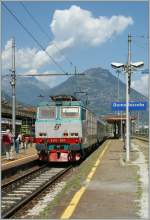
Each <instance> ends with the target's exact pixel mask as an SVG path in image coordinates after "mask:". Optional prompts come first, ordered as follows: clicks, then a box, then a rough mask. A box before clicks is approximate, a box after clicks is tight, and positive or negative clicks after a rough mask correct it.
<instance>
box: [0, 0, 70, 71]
mask: <svg viewBox="0 0 150 220" xmlns="http://www.w3.org/2000/svg"><path fill="white" fill-rule="evenodd" d="M2 5H3V6H4V7H5V8H6V10H7V11H8V12H9V13H10V14H11V15H12V16H13V17H14V18H15V20H16V21H17V22H18V24H20V26H21V27H22V28H23V29H24V31H25V32H26V33H28V35H29V36H30V37H31V38H32V39H33V40H34V41H35V42H36V44H37V45H38V46H39V47H40V48H41V49H42V50H43V51H44V52H45V53H46V54H47V56H48V57H49V58H50V59H51V60H52V61H53V63H54V64H55V65H56V66H57V67H58V68H59V69H60V70H61V71H62V72H63V73H64V74H66V75H67V74H68V73H67V72H66V71H65V70H64V69H63V68H62V66H61V65H60V64H59V63H57V61H56V60H55V59H54V58H53V57H52V56H51V55H50V54H49V53H48V52H47V51H46V49H45V48H44V47H43V46H42V45H41V43H40V42H39V41H38V40H37V39H36V38H35V37H34V36H33V34H32V33H31V32H30V31H29V30H28V29H27V28H26V27H25V25H24V24H22V22H21V21H20V20H19V19H18V18H17V16H16V15H15V14H14V13H13V12H12V11H11V10H10V9H9V8H8V7H7V6H6V5H5V3H4V2H2Z"/></svg>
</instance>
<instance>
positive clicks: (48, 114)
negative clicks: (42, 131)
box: [38, 106, 56, 119]
mask: <svg viewBox="0 0 150 220" xmlns="http://www.w3.org/2000/svg"><path fill="white" fill-rule="evenodd" d="M55 117H56V108H55V107H49V106H48V107H45V106H44V107H43V106H42V107H39V109H38V119H51V118H55Z"/></svg>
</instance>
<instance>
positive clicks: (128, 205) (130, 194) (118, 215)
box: [40, 139, 148, 219]
mask: <svg viewBox="0 0 150 220" xmlns="http://www.w3.org/2000/svg"><path fill="white" fill-rule="evenodd" d="M140 147H141V148H142V149H145V150H146V154H147V153H148V151H147V150H148V146H147V145H145V146H144V148H143V146H142V145H140V144H139V142H138V143H137V142H134V140H132V149H131V152H130V161H129V162H128V163H127V162H126V161H125V158H126V153H125V150H124V149H123V142H122V141H121V140H119V139H110V140H107V141H106V142H104V143H103V144H102V146H101V147H100V148H98V149H97V150H96V151H95V152H94V153H93V155H91V156H90V157H89V158H88V159H87V160H86V161H84V162H83V163H82V165H81V166H80V167H79V168H78V169H77V171H75V173H74V175H73V177H72V178H71V179H69V178H68V180H67V182H68V183H67V184H68V187H67V186H66V190H63V192H62V194H60V195H59V196H58V198H57V199H56V200H57V202H56V201H55V202H54V204H53V205H50V206H49V208H47V209H46V210H43V212H42V213H43V215H44V216H45V217H46V218H48V219H70V218H71V219H136V218H142V216H143V218H146V216H147V212H148V202H147V201H148V188H147V187H148V171H147V173H145V176H144V178H145V179H144V181H145V183H146V179H147V183H146V184H147V185H146V184H145V185H144V187H146V188H142V187H143V186H142V185H140V184H141V182H142V179H140V169H141V168H140V166H143V164H145V165H144V166H146V168H144V167H142V175H143V173H144V172H146V170H148V168H147V162H146V163H145V161H139V158H141V156H139V155H142V152H141V154H140ZM144 153H145V152H144ZM143 158H144V156H143ZM88 167H89V170H88V171H87V169H88ZM145 169H146V170H145ZM144 170H145V171H144ZM142 175H141V176H142ZM143 192H144V193H146V194H145V198H144V200H143V198H141V196H142V193H143ZM62 198H63V199H62ZM142 200H143V201H145V204H144V208H143V205H141V204H142V203H141V201H142ZM145 210H146V211H145ZM43 215H42V214H41V215H40V217H41V218H42V217H43Z"/></svg>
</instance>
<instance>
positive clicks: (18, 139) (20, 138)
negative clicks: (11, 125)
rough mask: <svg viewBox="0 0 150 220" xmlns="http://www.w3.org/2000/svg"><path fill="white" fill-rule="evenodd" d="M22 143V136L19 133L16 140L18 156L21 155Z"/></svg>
mask: <svg viewBox="0 0 150 220" xmlns="http://www.w3.org/2000/svg"><path fill="white" fill-rule="evenodd" d="M21 141H22V135H21V134H20V133H19V134H18V136H17V138H16V141H15V151H16V154H19V148H20V144H21Z"/></svg>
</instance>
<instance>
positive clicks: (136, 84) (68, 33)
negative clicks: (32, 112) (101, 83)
mask: <svg viewBox="0 0 150 220" xmlns="http://www.w3.org/2000/svg"><path fill="white" fill-rule="evenodd" d="M4 4H5V7H8V8H9V10H11V12H12V13H13V14H14V15H15V16H16V17H17V19H18V20H19V22H20V23H21V24H22V25H24V27H25V29H27V31H28V32H30V33H31V34H32V36H34V38H35V39H36V41H38V43H39V44H40V45H41V46H42V48H44V49H45V50H46V52H47V54H49V55H50V56H51V57H52V59H51V58H50V57H48V55H47V54H46V53H45V52H44V51H43V50H42V49H41V48H40V47H39V45H37V43H36V42H35V41H34V40H33V39H32V38H31V36H30V35H29V34H28V33H27V32H26V31H25V30H24V29H23V28H22V27H21V26H20V24H18V23H17V21H16V20H15V19H14V17H13V16H12V15H11V14H10V13H9V12H8V10H6V8H5V7H4V5H2V74H6V73H8V71H9V69H10V67H11V39H12V37H14V38H15V43H16V72H17V73H19V74H28V73H29V74H36V73H38V74H43V75H44V74H45V73H63V71H64V72H68V73H73V72H74V66H76V67H77V70H78V72H82V71H84V70H87V69H89V68H92V67H102V68H105V69H109V70H110V71H111V72H112V73H113V74H114V75H115V74H116V73H115V70H113V69H112V68H111V65H110V64H111V63H112V62H122V63H126V62H127V54H128V41H127V40H128V34H129V33H131V35H132V44H131V49H132V54H131V58H132V61H133V62H136V61H144V69H148V32H149V30H148V2H143V1H141V2H134V1H133V2H132V1H130V2H123V1H120V2H117V1H116V2H107V1H105V2H102V1H99V2H98V1H97V2H92V1H91V2H88V1H87V2H86V1H84V2H79V1H66V2H65V1H63V2H55V1H53V2H50V1H49V2H44V1H41V2H40V1H39V2H27V1H26V2H25V1H24V2H23V5H22V4H21V3H20V2H13V1H12V2H7V1H4ZM25 8H26V9H27V10H28V11H29V13H30V14H31V15H32V17H33V19H36V21H37V22H38V23H39V24H40V25H41V27H42V31H41V30H40V28H39V26H37V24H36V23H35V22H34V20H33V19H32V18H31V17H30V16H29V14H28V13H27V12H26V10H25ZM56 62H57V65H56V64H55V63H56ZM58 66H59V67H58ZM120 78H121V80H124V78H125V74H124V73H123V72H122V73H121V74H120ZM38 79H40V80H42V81H43V82H44V83H46V84H48V85H49V86H50V87H54V86H55V85H57V84H59V83H61V82H62V81H64V80H65V79H66V77H63V76H60V77H58V76H56V77H40V78H38ZM132 87H133V88H134V89H136V90H137V91H139V92H141V93H143V94H144V95H147V94H148V75H143V74H141V72H136V73H133V74H132Z"/></svg>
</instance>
